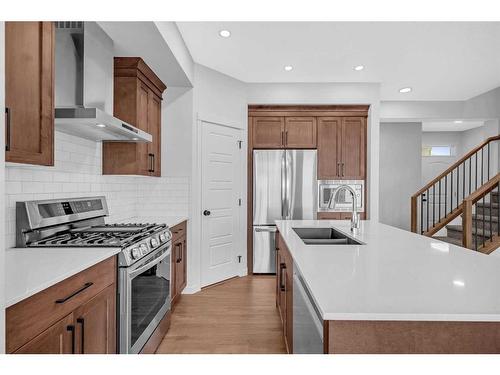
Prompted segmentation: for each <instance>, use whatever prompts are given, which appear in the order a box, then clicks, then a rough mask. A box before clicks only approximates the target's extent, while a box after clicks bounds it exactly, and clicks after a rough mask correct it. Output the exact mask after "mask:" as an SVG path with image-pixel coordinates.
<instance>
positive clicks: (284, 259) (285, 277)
mask: <svg viewBox="0 0 500 375" xmlns="http://www.w3.org/2000/svg"><path fill="white" fill-rule="evenodd" d="M276 243H277V248H276V306H277V308H278V311H279V314H280V317H281V323H282V325H283V336H284V338H285V345H286V348H287V351H288V353H290V354H291V353H293V259H292V256H291V254H290V252H289V251H288V248H287V247H286V245H285V243H284V241H283V239H282V238H281V236H280V234H279V233H277V234H276Z"/></svg>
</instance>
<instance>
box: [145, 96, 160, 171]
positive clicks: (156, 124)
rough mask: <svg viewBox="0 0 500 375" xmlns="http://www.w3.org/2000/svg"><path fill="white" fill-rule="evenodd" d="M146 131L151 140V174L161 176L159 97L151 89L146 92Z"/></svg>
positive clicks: (149, 151)
mask: <svg viewBox="0 0 500 375" xmlns="http://www.w3.org/2000/svg"><path fill="white" fill-rule="evenodd" d="M147 113H148V129H149V130H148V131H149V134H151V135H152V136H153V142H152V143H150V144H148V157H149V158H150V161H149V162H150V163H151V165H150V172H149V174H150V175H151V176H156V177H160V176H161V99H160V98H158V97H157V96H156V95H155V94H154V93H153V92H152V91H149V94H148V112H147Z"/></svg>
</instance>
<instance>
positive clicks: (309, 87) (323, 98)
mask: <svg viewBox="0 0 500 375" xmlns="http://www.w3.org/2000/svg"><path fill="white" fill-rule="evenodd" d="M247 87H248V103H249V104H369V105H370V112H369V116H368V143H367V144H368V152H367V156H368V157H367V159H368V160H367V162H368V178H367V188H368V192H369V193H368V195H369V199H368V215H369V217H370V219H372V220H378V217H379V199H378V198H379V127H380V125H379V109H380V108H379V107H380V106H379V104H380V85H379V84H375V83H366V84H364V83H251V84H248V85H247Z"/></svg>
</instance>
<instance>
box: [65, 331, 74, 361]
mask: <svg viewBox="0 0 500 375" xmlns="http://www.w3.org/2000/svg"><path fill="white" fill-rule="evenodd" d="M66 330H68V331H70V332H71V354H75V326H67V327H66Z"/></svg>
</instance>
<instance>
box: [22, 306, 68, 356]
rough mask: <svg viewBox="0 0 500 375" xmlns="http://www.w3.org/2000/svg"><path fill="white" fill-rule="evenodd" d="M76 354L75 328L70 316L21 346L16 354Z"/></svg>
mask: <svg viewBox="0 0 500 375" xmlns="http://www.w3.org/2000/svg"><path fill="white" fill-rule="evenodd" d="M72 353H75V326H74V321H73V314H69V315H68V316H66V317H65V318H63V319H61V320H60V321H58V322H57V323H55V324H54V325H52V326H51V327H50V328H47V329H46V330H45V331H43V332H42V333H40V334H39V335H38V336H36V337H35V338H34V339H32V340H31V341H29V342H28V343H26V344H25V345H23V346H21V347H20V348H19V349H18V350H16V351H15V352H14V354H72Z"/></svg>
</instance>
